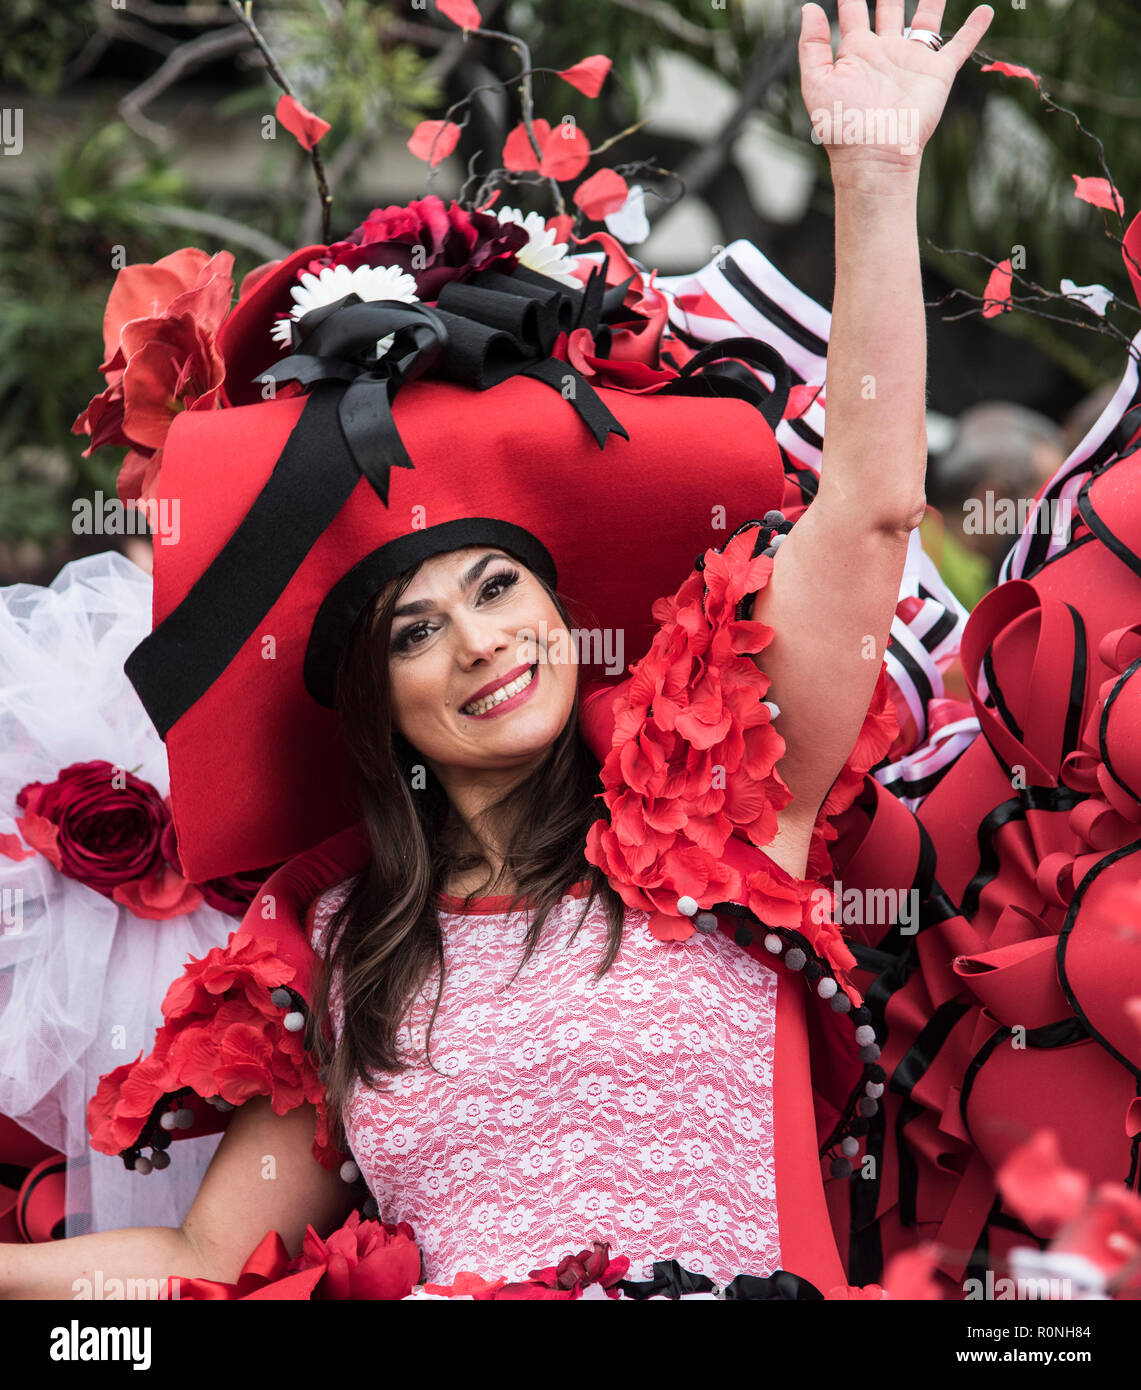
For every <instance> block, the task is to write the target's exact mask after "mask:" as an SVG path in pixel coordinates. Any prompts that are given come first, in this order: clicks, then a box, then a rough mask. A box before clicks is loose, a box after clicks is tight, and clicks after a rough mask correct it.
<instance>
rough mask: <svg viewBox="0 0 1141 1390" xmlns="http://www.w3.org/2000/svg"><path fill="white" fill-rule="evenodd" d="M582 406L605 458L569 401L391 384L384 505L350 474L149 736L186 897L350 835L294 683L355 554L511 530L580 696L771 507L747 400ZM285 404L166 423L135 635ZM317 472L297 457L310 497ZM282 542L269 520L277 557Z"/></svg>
mask: <svg viewBox="0 0 1141 1390" xmlns="http://www.w3.org/2000/svg"><path fill="white" fill-rule="evenodd" d="M596 389H597V392H598V396H599V397H600V399H601V400H602V403H603V404H604V405H605V406H606V408H608V409H609V410H610V411H611V412H612V413H613V415H614V416H615V417H616V418H617V420H618V421H620V422H621V424H622V426H623V427H624V428H625V430H626V432H627V434H628V436H629V437H628V438H623V437H622V436H621V435H618V434H616V433H611V434H610V435H609V436H608V437H607V439H606V442H605V447H604V448H600V447H599V445H598V444H597V443H596V441H595V439H594V438H593V437H592V435H591V433H590V431H589V430H588V429H587V427H586V426H585V424H584V422H583V420H582V419H581V418H580V416H579V414H578V413H577V412H576V410H575V409H574V408H573V407H572V405H571V404H570V403H568V402H566V401H563V400H561V399H560V398H559V396H558V394H557V393H556V392H553V391H552V390H551V389H550V387H549V385H547V384H546V383H543V382H540V381H537V380H534V379H531V378H529V377H525V376H514V377H510V378H508V379H507V380H505V381H503V382H501V383H500V384H499V385H496V386H494V387H492V388H490V389H488V390H484V391H478V390H474V389H472V388H471V387H468V386H465V385H461V384H458V383H454V382H449V381H443V380H436V379H421V380H419V381H412V382H409V383H407V384H405V385H404V386H403V388H402V389H401V390H400V392H399V394H398V395H397V396H396V398H395V400H394V402H393V406H392V418H393V422H394V424H395V426H396V428H397V429H398V431H399V435H400V439H401V441H402V443H403V445H404V447H405V449H406V450H407V453H408V456H409V458H410V459H411V460H412V461H413V464H414V466H413V467H412V468H410V469H409V468H404V467H401V468H394V469H393V470H392V472H391V475H390V484H389V494H388V505H387V506H386V505H385V503H384V502H382V501H381V499H380V497H379V496H378V495H377V493H376V491H375V490H374V489H373V487H372V486H370V484H369V482H368V481H366V480H365V479H364V478H361V479H360V480H359V481H358V482H357V484H356V485H355V487H354V488H353V490H352V491H351V493H350V495H349V497H348V500H347V501H346V502H345V503H344V504H343V505H342V506H341V507H340V509H339V510H338V511H337V512H336V514H335V515H334V516H333V518H332V520H331V522H330V523H329V524H328V526H327V527H326V528H325V530H324V531H323V532H322V533H321V534H320V535H319V537H318V539H317V540H316V541H315V543H314V544H313V545H312V548H311V549H309V551H308V553H306V554H305V555H304V557H303V558H302V559H301V560H300V563H299V564H297V566H296V568H295V570H294V571H293V572H292V574H291V575H290V577H289V579H288V582H287V583H286V584H285V587H284V588H283V589H282V590H281V592H280V596H279V597H278V598H277V600H276V601H275V602H274V603H273V604H272V606H270V607H269V608H268V610H267V611H266V612H265V615H264V618H262V619H261V620H260V621H259V622H257V624H256V627H255V630H253V631H251V632H250V633H249V635H248V636H247V637H246V638H245V640H244V641H243V642H242V643H241V645H240V647H239V648H237V650H236V654H235V655H234V656H233V658H232V659H231V660H229V661H228V662H227V663H226V665H225V668H224V669H223V670H221V672H220V674H219V675H218V676H217V677H216V678H215V679H214V680H213V681H212V683H211V684H210V685H209V688H208V689H206V690H205V692H204V693H203V694H202V695H201V697H200V698H197V699H196V700H194V702H193V703H191V704H190V706H189V708H187V709H186V710H185V712H183V713H181V715H180V716H179V717H178V718H177V719H176V720H175V721H174V722H173V723H172V725H171V727H170V728H169V730H165V731H163V730H161V729H160V731H163V732H165V734H166V741H167V751H168V755H169V760H170V772H171V807H172V813H173V817H174V824H175V829H176V832H177V837H178V846H179V854H180V857H181V860H182V865H183V870H184V872H185V873H186V875H187V876H188V877H189V878H190V879H191V880H192V881H198V882H200V881H202V880H204V879H207V878H213V877H218V876H221V875H225V874H229V873H234V872H238V871H241V870H251V869H258V868H262V867H265V866H267V865H272V864H275V863H278V862H281V861H283V860H285V859H286V858H288V857H289V856H291V855H293V854H295V853H299V852H300V851H302V850H304V849H306V848H308V847H310V846H312V845H314V844H315V843H317V842H318V841H320V840H322V839H324V838H326V837H327V836H329V835H331V834H333V833H334V832H335V831H337V830H340V829H341V828H343V827H345V826H348V825H350V824H352V823H354V822H355V821H356V820H357V819H359V816H360V809H359V805H358V803H357V799H356V796H355V793H354V790H353V781H352V775H351V771H350V765H349V759H348V754H347V751H346V749H345V746H344V743H343V739H342V736H341V732H340V728H339V724H338V720H337V716H336V714H335V712H334V711H333V710H332V709H330V708H328V707H327V706H325V705H322V704H320V703H318V701H317V700H316V699H315V698H314V696H313V694H312V693H311V692H310V690H309V689H308V688H307V686H306V682H305V669H304V668H305V659H306V652H307V649H308V648H309V644H310V637H311V633H312V629H313V626H314V620H315V618H316V616H317V614H318V611H319V609H320V608H321V605H322V602H323V601H324V600H325V599H326V596H327V595H329V594H330V591H331V590H333V589H334V588H335V586H336V585H337V584H338V581H341V580H342V579H343V577H344V576H345V575H346V574H347V573H348V572H349V571H350V570H352V569H353V567H354V566H357V565H358V562H360V561H362V560H363V559H364V557H366V556H369V555H372V554H373V553H374V552H376V551H377V550H378V549H382V548H383V547H385V546H386V545H389V544H391V543H392V542H394V541H397V542H400V541H401V540H402V538H405V537H409V536H417V535H419V536H420V537H421V538H423V539H422V549H423V550H425V551H427V550H430V549H431V547H432V543H433V537H438V538H440V542H439V543H438V545H437V548H438V549H453V548H456V546H455V542H454V537H455V534H456V533H455V530H454V524H455V523H457V522H459V521H462V520H463V519H464V518H470V517H480V518H486V519H490V520H491V521H495V522H499V523H501V524H503V525H505V526H508V527H516V528H522V530H523V531H525V532H526V533H527V534H528V535H529V536H531V537H533V538H534V539H535V540H536V541H537V542H538V543H539V544H540V545H541V547H544V548H545V549H546V551H547V552H549V554H550V555H551V556H552V557H553V559H554V562H555V564H556V565H557V571H558V573H557V579H558V591H559V592H560V594H562V595H563V596H564V597H566V598H568V599H569V600H570V601H571V604H572V618H573V620H574V622H575V624H576V625H577V626H579V627H581V628H582V629H584V630H592V629H593V630H594V631H593V632H590V636H589V638H588V639H587V640H585V641H584V640H581V639H580V642H579V644H578V645H579V650H580V654H581V655H582V657H583V669H582V672H581V674H580V681H582V682H584V683H585V682H589V681H592V680H597V679H599V678H603V679H605V678H606V677H607V676H609V677H610V678H611V679H613V678H614V677H615V674H616V672H615V671H614V670H613V669H611V670H609V671H607V670H605V669H604V665H603V664H602V663H604V662H607V661H612V659H613V656H614V654H615V653H619V652H620V654H621V658H622V660H623V663H624V665H626V666H629V665H630V664H631V663H632V662H634V661H635V660H636V659H637V658H638V657H640V656H641V655H642V654H643V653H644V652H645V651H646V650H647V649H648V647H649V644H650V641H651V639H652V636H653V632H654V627H655V625H654V620H653V617H652V614H651V608H652V605H653V603H654V601H655V600H656V599H658V598H660V597H662V596H665V595H668V594H672V593H673V592H674V591H675V590H676V588H677V586H678V584H679V583H680V582H681V580H682V579H684V577H685V575H686V573H688V572H689V570H690V569H691V567H692V566H693V563H694V560H695V558H696V557H697V556H698V555H699V554H701V553H703V552H704V551H705V550H706V549H707V548H709V547H710V546H711V545H720V544H723V543H724V540H725V537H726V536H727V535H728V534H729V533H730V532H731V531H732V530H733V529H734V528H735V527H736V526H738V525H739V524H740V523H741V522H743V521H745V520H748V519H749V518H751V517H757V516H762V515H763V514H764V512H765V511H766V510H768V509H769V508H770V507H773V506H776V505H778V503H779V501H780V497H781V494H782V489H783V468H782V463H781V455H780V450H779V447H778V445H777V443H776V440H775V437H774V435H773V432H772V430H771V428H770V427H769V425H768V423H767V422H766V420H765V419H764V418H763V417H762V416H761V415H760V414H759V413H758V410H757V409H756V407H755V406H754V405H753V404H750V403H748V402H747V401H745V400H741V399H732V398H728V399H727V398H715V397H710V396H701V397H697V396H670V395H661V394H658V393H646V392H638V391H623V390H617V389H611V388H608V387H605V386H599V387H597V388H596ZM305 407H306V401H305V400H304V399H297V398H294V399H278V400H271V401H265V402H262V403H259V404H257V405H250V406H242V407H235V408H232V409H225V410H218V411H201V412H186V413H184V414H183V415H181V416H180V417H179V418H177V419H176V420H175V422H174V424H173V426H172V428H171V430H170V433H169V435H168V437H167V443H166V448H165V452H164V459H163V469H162V473H161V479H160V487H159V492H158V502H159V506H160V509H161V507H162V506H163V505H164V503H166V504H167V505H170V506H173V505H174V504H175V503H177V507H178V540H177V543H172V544H165V543H164V541H163V539H162V537H158V538H156V540H157V543H156V547H155V551H156V554H155V579H154V584H155V587H154V625H155V628H156V629H158V628H159V626H160V625H161V624H162V623H164V621H165V620H166V619H167V618H168V617H169V615H170V614H171V613H172V612H173V611H174V610H175V609H176V608H177V607H178V605H180V604H181V603H182V602H183V600H184V599H186V597H187V595H188V594H189V593H190V591H191V589H192V588H193V587H194V585H195V583H196V581H197V580H198V579H199V578H200V576H202V574H203V572H204V571H205V570H207V568H208V567H209V566H210V565H211V562H213V561H214V560H215V559H216V557H218V555H219V553H220V552H221V551H222V549H223V547H224V546H225V545H226V543H227V541H228V540H229V539H230V538H231V537H232V536H233V534H234V533H235V532H236V531H237V529H238V527H239V525H240V524H241V523H242V522H243V519H244V518H245V517H246V515H247V513H248V512H249V511H250V510H251V508H252V506H253V504H254V502H255V500H256V499H257V498H258V496H259V493H261V491H262V489H263V487H264V486H265V485H266V483H267V480H268V479H269V478H270V476H271V474H273V472H274V469H275V466H276V464H277V461H278V458H279V456H280V455H281V453H282V451H283V449H284V448H285V445H286V442H287V440H288V439H289V438H290V435H291V432H292V431H293V429H294V426H295V425H296V424H297V421H298V420H299V418H300V417H301V414H302V411H303V410H304V409H305ZM321 467H322V460H321V458H319V457H315V458H313V460H312V468H313V487H314V490H315V494H316V493H319V491H320V470H321ZM272 520H273V518H272V517H271V518H270V521H271V523H272ZM289 526H290V522H289V518H288V517H284V516H283V517H282V518H281V531H280V535H281V538H282V545H283V546H284V545H285V544H286V543H287V538H288V536H289V534H290V532H289ZM435 528H441V529H440V530H439V531H437V530H435ZM448 528H453V529H451V530H449V529H448ZM461 531H462V528H461ZM498 534H500V533H499V532H498V531H497V530H496V528H495V527H491V528H489V530H488V531H487V533H486V539H483V540H480V541H479V542H478V543H480V544H501V542H500V541H498V540H496V539H494V537H495V536H497V535H498ZM504 534H506V533H504ZM269 535H270V537H271V538H272V536H273V528H272V524H271V527H270V531H269ZM505 548H507V547H505ZM265 549H266V551H267V553H272V552H273V550H274V547H273V545H272V544H270V545H269V546H266V547H265ZM266 563H267V564H268V563H269V561H268V560H267V562H266ZM259 568H260V562H258V563H257V564H255V565H253V566H252V567H250V566H247V567H245V569H244V570H243V571H242V572H241V573H240V574H239V575H238V576H236V585H235V592H236V591H237V590H239V589H240V590H241V591H242V592H244V591H245V589H246V586H250V585H256V584H257V583H258V582H259V581H258V574H257V572H256V571H257V570H258V569H259ZM251 569H252V571H253V572H251ZM228 610H229V605H221V606H219V608H218V610H217V611H216V613H214V614H213V615H212V621H211V624H204V625H202V626H203V627H204V628H210V629H211V630H208V631H206V630H204V631H198V632H195V633H194V634H193V643H192V645H194V646H195V647H197V646H198V644H199V643H202V644H205V646H206V647H209V646H210V645H211V643H212V642H213V641H214V639H215V636H216V635H217V634H216V632H215V630H214V629H217V630H219V631H222V632H223V634H224V629H225V627H226V624H227V613H228ZM596 633H597V635H595V634H596ZM607 634H609V643H610V645H609V648H608V647H607V646H606V645H605V644H606V640H607ZM619 643H620V644H621V645H620V646H619V645H618V644H619ZM127 669H128V674H131V664H130V662H128V668H127ZM132 679H134V676H133V675H132ZM136 684H138V683H137V682H136ZM148 709H150V705H148ZM152 716H153V710H152ZM156 722H157V721H156Z"/></svg>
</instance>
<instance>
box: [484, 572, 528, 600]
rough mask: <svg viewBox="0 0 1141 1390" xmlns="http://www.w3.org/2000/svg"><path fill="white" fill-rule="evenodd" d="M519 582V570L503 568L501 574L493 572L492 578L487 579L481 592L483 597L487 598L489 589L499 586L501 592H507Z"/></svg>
mask: <svg viewBox="0 0 1141 1390" xmlns="http://www.w3.org/2000/svg"><path fill="white" fill-rule="evenodd" d="M518 582H519V572H518V570H503V571H501V572H500V573H499V574H493V575H492V576H491V578H490V579H488V580H487V582H486V583H485V584H484V586H483V589H482V590H481V593H482V595H483V597H485V598H486V597H487V591H488V589H491V588H496V587H498V588H499V589H500V591H501V592H503V593H506V591H507V590H508V589H510V588H511V586H512V585H513V584H517V583H518Z"/></svg>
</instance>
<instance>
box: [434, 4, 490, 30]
mask: <svg viewBox="0 0 1141 1390" xmlns="http://www.w3.org/2000/svg"><path fill="white" fill-rule="evenodd" d="M436 8H437V9H438V10H439V12H440V13H441V14H442V15H443V16H444V18H445V19H450V20H451V21H452V23H453V24H458V25H459V26H460V28H461V29H478V28H479V27H480V26H481V25H482V24H483V20H482V19H481V18H480V14H479V11H478V10H477V9H476V7H475V6H474V5H473V4H472V3H471V0H436Z"/></svg>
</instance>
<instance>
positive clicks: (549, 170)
mask: <svg viewBox="0 0 1141 1390" xmlns="http://www.w3.org/2000/svg"><path fill="white" fill-rule="evenodd" d="M589 163H590V141H589V140H588V139H587V138H586V136H585V135H584V134H583V132H582V131H581V130H580V129H579V127H578V126H577V125H575V123H574V122H573V121H569V120H568V121H560V122H559V124H558V125H557V126H555V127H554V128H553V129H552V130H551V132H550V134H549V135H548V136H547V138H546V140H544V141H543V157H542V159H541V160H540V161H539V173H540V174H542V175H543V177H544V178H548V179H558V180H559V181H560V182H565V181H566V180H567V179H577V178H578V176H579V174H581V173H582V171H583V170H584V169H585V168H586V166H587V165H588V164H589Z"/></svg>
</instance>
